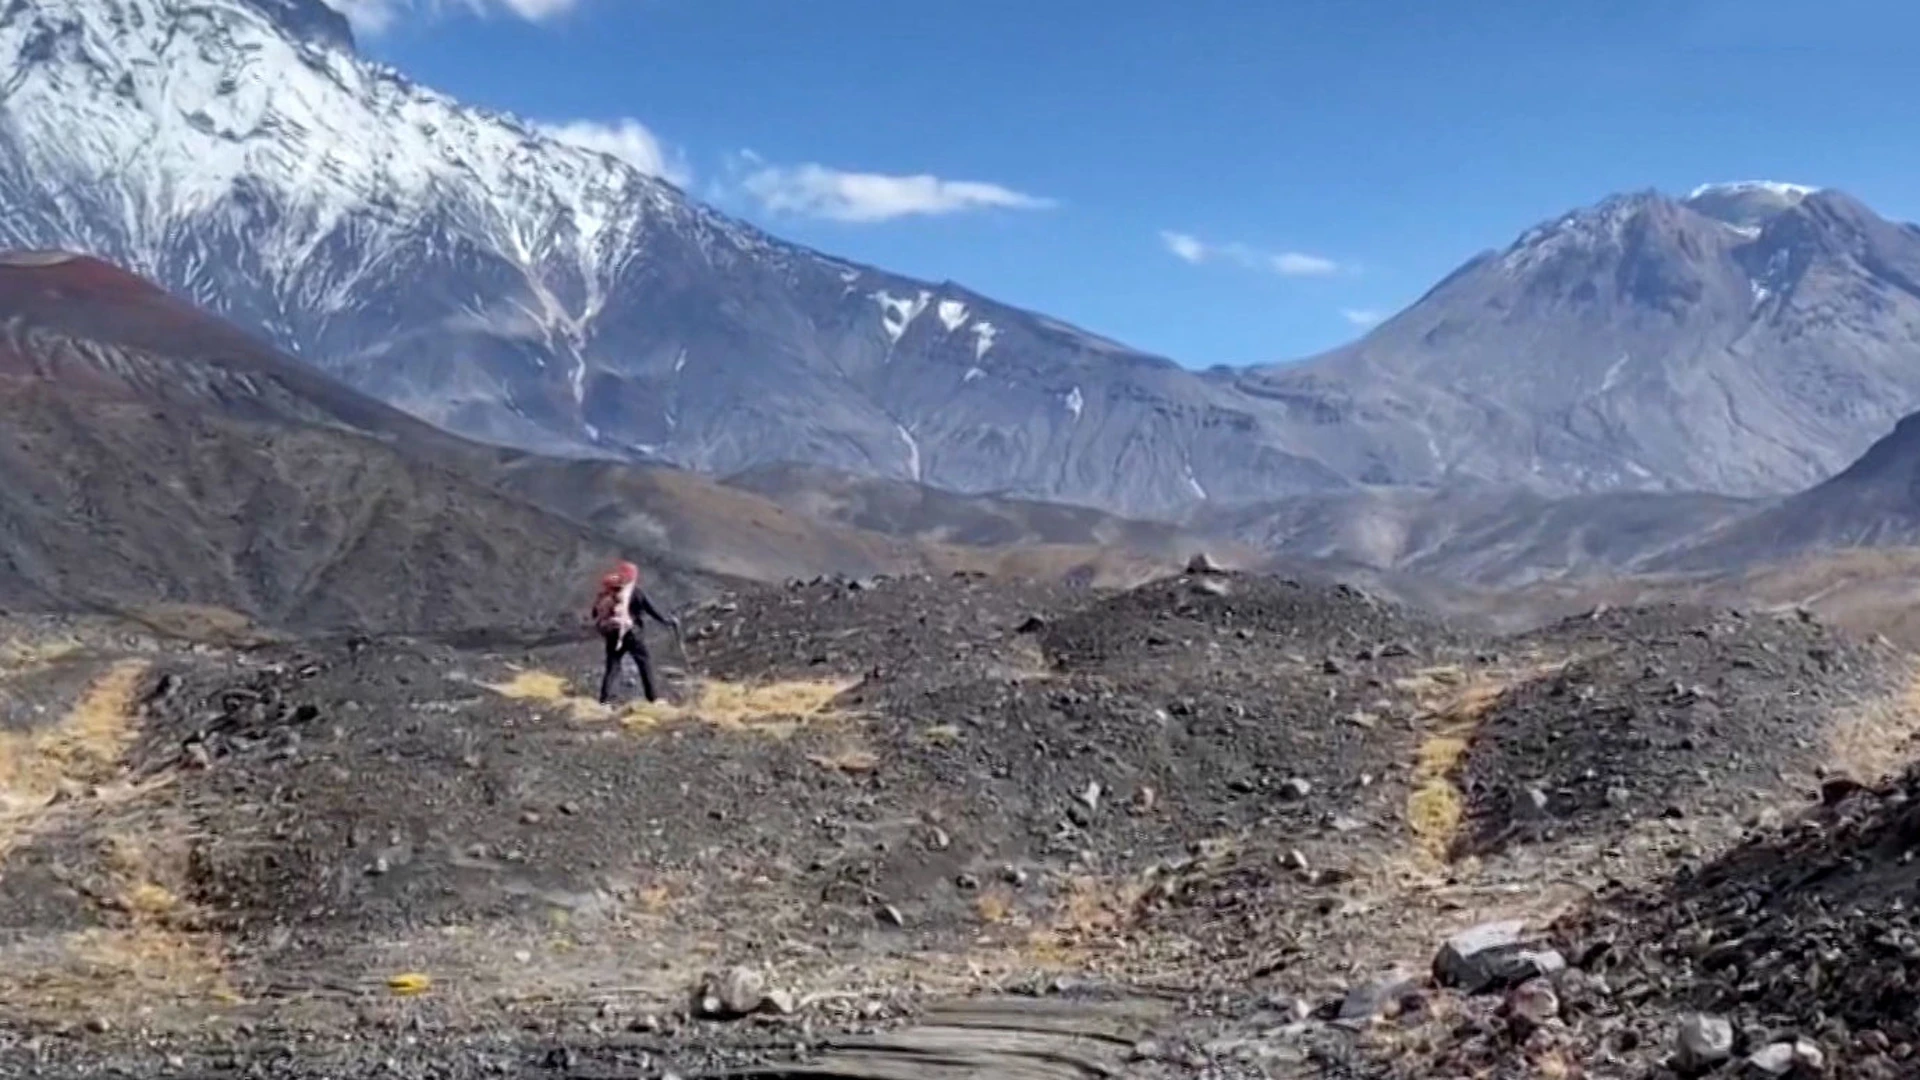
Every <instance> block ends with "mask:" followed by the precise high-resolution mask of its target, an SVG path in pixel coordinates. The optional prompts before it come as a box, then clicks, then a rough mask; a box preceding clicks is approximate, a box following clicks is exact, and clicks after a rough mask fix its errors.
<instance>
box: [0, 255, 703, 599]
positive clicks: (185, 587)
mask: <svg viewBox="0 0 1920 1080" xmlns="http://www.w3.org/2000/svg"><path fill="white" fill-rule="evenodd" d="M0 431H4V434H3V435H0V603H7V604H31V605H33V606H53V607H68V606H79V607H99V608H107V609H112V610H129V609H137V608H140V607H142V606H145V605H149V604H152V603H155V602H162V601H173V602H190V603H194V604H207V605H215V606H219V607H225V608H230V609H233V610H236V611H240V612H243V613H246V614H248V615H251V616H254V617H257V618H260V619H263V620H266V621H268V622H270V623H274V624H285V625H294V626H308V627H347V626H352V627H362V628H375V629H389V630H391V629H412V630H433V629H450V628H454V627H468V626H476V625H487V626H512V625H541V626H545V625H552V624H554V623H555V622H556V621H557V620H560V619H563V618H565V617H566V616H567V615H568V614H570V613H571V612H573V611H574V610H576V609H577V608H579V607H580V606H581V605H582V604H583V603H584V599H583V598H582V597H581V596H580V591H581V587H582V582H589V583H590V581H591V578H592V575H593V573H594V572H595V571H596V569H598V568H599V567H600V566H601V565H603V563H604V561H605V560H606V559H607V558H609V557H610V555H611V554H612V552H613V550H614V547H615V545H614V544H613V543H612V542H610V541H609V540H607V539H606V538H604V537H603V536H601V535H599V534H596V533H594V532H592V531H591V530H589V529H586V528H584V527H581V526H579V525H577V524H575V523H572V522H569V521H567V520H565V519H562V518H559V517H556V516H554V515H552V514H550V513H547V512H545V511H542V510H540V509H537V508H535V507H533V506H531V505H529V504H527V503H525V502H522V501H520V500H517V499H514V498H512V497H509V496H506V495H503V494H501V493H499V492H497V491H495V490H493V489H492V487H491V485H490V483H489V479H488V475H487V473H486V472H485V471H484V465H485V463H486V462H487V461H489V460H490V459H491V452H489V451H485V450H482V449H481V448H479V447H475V446H472V445H471V444H468V443H465V442H463V441H461V440H458V439H455V438H453V437H451V436H448V435H445V434H443V433H441V432H439V431H437V430H435V429H434V428H432V427H430V426H428V425H426V424H424V423H421V422H420V421H417V420H414V419H413V418H411V417H409V416H407V415H406V414H404V413H401V412H399V411H398V410H395V409H392V408H390V407H388V406H385V405H382V404H379V403H378V402H375V401H373V400H371V399H369V398H366V397H364V396H362V395H360V394H358V393H356V392H354V391H351V390H348V389H346V388H345V387H342V386H340V385H338V384H336V383H333V382H331V381H330V380H328V379H326V378H325V377H323V376H321V375H319V374H317V373H315V372H312V371H310V370H309V369H307V368H305V367H304V366H303V365H301V364H300V363H299V362H298V361H297V360H294V359H292V358H290V357H285V356H282V355H280V354H278V353H276V352H274V351H273V350H271V349H269V348H267V347H266V346H264V345H262V344H260V343H258V342H256V341H254V340H253V339H252V338H249V337H247V336H246V335H245V334H242V333H241V332H240V331H238V330H236V329H234V328H233V327H231V326H229V325H227V324H226V323H223V322H221V321H219V320H217V319H214V318H212V317H210V316H207V315H204V314H202V313H200V312H198V311H197V310H195V309H194V308H193V307H191V306H190V305H188V304H186V303H184V302H182V301H179V300H176V299H174V298H173V297H171V296H169V295H167V294H166V293H164V292H162V291H160V290H159V289H157V288H155V287H153V286H152V285H149V284H148V283H146V282H144V281H142V280H141V279H139V278H137V277H134V276H133V275H131V274H128V273H126V272H124V271H121V270H119V269H117V268H115V267H113V266H110V265H107V264H105V263H102V262H99V261H97V260H94V259H90V258H84V257H75V256H68V255H61V254H34V255H7V256H0ZM659 571H660V573H661V574H662V575H664V577H665V578H666V581H665V582H664V583H663V586H664V588H665V589H666V590H667V591H668V592H669V593H673V592H684V591H686V590H687V589H688V588H691V587H692V585H693V577H692V576H691V575H687V574H682V573H676V572H674V571H672V570H671V569H670V568H667V567H660V568H659Z"/></svg>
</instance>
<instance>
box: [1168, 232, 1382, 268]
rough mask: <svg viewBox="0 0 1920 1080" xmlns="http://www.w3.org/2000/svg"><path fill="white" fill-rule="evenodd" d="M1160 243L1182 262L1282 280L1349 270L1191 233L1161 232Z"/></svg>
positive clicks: (1299, 255)
mask: <svg viewBox="0 0 1920 1080" xmlns="http://www.w3.org/2000/svg"><path fill="white" fill-rule="evenodd" d="M1160 242H1161V243H1163V244H1165V245H1166V247H1167V250H1168V251H1169V252H1172V253H1173V256H1174V257H1175V258H1177V259H1179V260H1181V261H1182V262H1188V263H1192V264H1193V265H1195V266H1198V265H1200V264H1201V263H1206V262H1228V263H1232V264H1234V265H1235V266H1241V267H1244V268H1246V269H1248V270H1260V271H1263V272H1266V273H1271V274H1279V275H1280V276H1282V277H1332V276H1333V275H1335V274H1339V273H1343V272H1347V271H1349V270H1350V269H1351V268H1350V267H1347V266H1343V265H1341V264H1340V263H1338V262H1335V261H1334V260H1332V259H1329V258H1326V257H1324V256H1320V255H1308V254H1306V253H1304V252H1299V251H1262V250H1260V249H1259V248H1256V247H1249V246H1248V245H1246V244H1239V243H1231V244H1210V243H1207V242H1206V241H1204V240H1201V239H1200V238H1199V237H1197V236H1194V235H1192V234H1191V233H1183V232H1173V231H1171V230H1167V231H1162V232H1161V233H1160Z"/></svg>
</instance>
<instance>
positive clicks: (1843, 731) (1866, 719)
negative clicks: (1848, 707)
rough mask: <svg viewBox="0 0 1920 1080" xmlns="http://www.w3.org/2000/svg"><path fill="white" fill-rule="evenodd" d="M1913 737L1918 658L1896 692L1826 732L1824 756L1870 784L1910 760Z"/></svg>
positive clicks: (1919, 710)
mask: <svg viewBox="0 0 1920 1080" xmlns="http://www.w3.org/2000/svg"><path fill="white" fill-rule="evenodd" d="M1916 737H1920V661H1916V662H1915V663H1914V664H1913V667H1912V670H1911V671H1910V673H1909V674H1908V677H1907V684H1906V686H1905V687H1904V688H1903V689H1902V690H1901V691H1900V692H1899V693H1898V694H1895V695H1894V696H1892V697H1891V698H1888V699H1886V700H1882V701H1875V702H1870V703H1868V704H1866V705H1863V706H1861V707H1860V708H1858V709H1856V710H1854V711H1853V712H1852V713H1851V714H1850V715H1848V716H1846V717H1844V718H1842V719H1841V720H1840V721H1839V722H1838V723H1836V724H1835V725H1834V726H1833V729H1832V730H1831V731H1829V732H1828V734H1827V759H1828V761H1829V762H1830V763H1831V765H1832V767H1833V768H1834V769H1835V770H1837V771H1839V772H1842V773H1844V774H1846V775H1847V776H1849V777H1851V778H1852V779H1854V780H1857V781H1859V782H1860V783H1863V784H1873V783H1877V782H1879V781H1880V780H1883V779H1885V778H1886V777H1888V776H1891V775H1893V774H1895V773H1898V772H1900V771H1901V770H1903V769H1905V768H1906V767H1907V766H1908V765H1909V764H1910V763H1912V761H1913V760H1914V758H1915V756H1916V755H1915V753H1914V750H1915V740H1916Z"/></svg>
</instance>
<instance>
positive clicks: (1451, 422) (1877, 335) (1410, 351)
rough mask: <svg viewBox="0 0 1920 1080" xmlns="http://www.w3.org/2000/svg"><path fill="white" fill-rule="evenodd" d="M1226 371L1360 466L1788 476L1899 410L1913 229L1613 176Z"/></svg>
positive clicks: (1335, 457)
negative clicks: (1428, 274)
mask: <svg viewBox="0 0 1920 1080" xmlns="http://www.w3.org/2000/svg"><path fill="white" fill-rule="evenodd" d="M1240 384H1241V386H1242V388H1244V389H1245V390H1246V391H1247V392H1249V393H1251V394H1256V395H1260V396H1263V397H1267V398H1270V399H1273V400H1275V401H1277V402H1279V403H1281V404H1283V405H1285V406H1286V407H1287V408H1289V409H1290V410H1291V411H1292V412H1293V413H1294V414H1295V416H1297V417H1301V418H1304V417H1305V416H1306V415H1308V414H1309V412H1311V413H1314V414H1320V415H1328V416H1329V419H1330V421H1332V422H1329V423H1327V424H1325V425H1324V426H1323V427H1321V428H1320V429H1318V430H1317V431H1311V430H1309V431H1307V432H1305V434H1304V437H1296V438H1295V439H1294V440H1293V441H1291V442H1290V443H1289V444H1288V445H1289V446H1290V447H1291V448H1292V449H1294V450H1295V452H1298V453H1302V454H1305V455H1307V456H1311V457H1314V458H1315V459H1316V460H1320V461H1322V462H1325V463H1326V464H1328V465H1329V466H1330V467H1332V468H1333V469H1334V470H1335V471H1337V472H1340V473H1341V474H1343V475H1347V476H1353V477H1358V478H1361V479H1364V480H1370V481H1371V480H1377V481H1379V482H1382V483H1405V482H1407V481H1409V480H1415V481H1417V480H1421V479H1426V478H1453V479H1456V480H1474V481H1481V482H1484V483H1486V484H1490V485H1495V486H1522V487H1531V488H1533V489H1534V490H1537V491H1544V492H1549V493H1553V492H1569V491H1609V490H1622V489H1635V490H1683V491H1713V492H1721V493H1726V494H1734V495H1761V494H1777V493H1782V492H1787V491H1793V490H1798V489H1799V488H1802V487H1806V486H1808V485H1810V484H1812V483H1815V482H1817V481H1819V480H1821V479H1824V478H1826V477H1827V476H1830V475H1832V474H1833V473H1835V472H1837V471H1839V470H1840V469H1842V468H1845V467H1846V466H1847V465H1848V464H1849V463H1850V462H1851V461H1853V460H1854V459H1855V458H1857V457H1858V456H1859V455H1860V454H1861V453H1862V452H1864V451H1865V450H1866V448H1867V447H1868V446H1869V445H1870V444H1872V443H1873V441H1874V440H1876V439H1878V438H1879V437H1880V436H1881V435H1884V434H1885V433H1886V432H1887V430H1888V429H1890V428H1891V427H1892V426H1893V424H1894V423H1895V422H1896V421H1897V420H1899V419H1900V417H1902V416H1904V415H1906V414H1907V413H1908V412H1911V411H1913V410H1914V409H1915V408H1916V407H1920V229H1915V228H1914V227H1913V226H1907V225H1895V224H1892V223H1890V222H1887V221H1885V220H1882V219H1881V218H1879V217H1878V216H1876V215H1875V214H1874V213H1873V212H1872V211H1871V210H1868V209H1867V208H1866V207H1865V206H1863V205H1861V204H1860V203H1859V202H1858V201H1856V200H1854V199H1852V198H1850V197H1848V196H1847V195H1844V194H1842V193H1840V192H1836V191H1824V190H1823V191H1816V190H1812V189H1807V188H1799V187H1794V186H1788V185H1738V186H1729V187H1712V188H1707V189H1702V190H1701V191H1697V192H1695V193H1693V194H1692V195H1691V196H1690V197H1688V198H1687V199H1684V200H1675V199H1671V198H1668V197H1666V196H1663V195H1660V194H1658V193H1655V192H1642V193H1638V194H1630V195H1622V196H1615V197H1613V198H1610V199H1607V200H1604V201H1603V202H1601V203H1599V204H1598V205H1596V206H1593V207H1589V208H1587V209H1584V210H1580V211H1576V212H1574V213H1571V214H1568V215H1566V216H1564V217H1562V218H1560V219H1558V220H1556V221H1553V222H1550V223H1547V224H1544V225H1541V226H1539V227H1537V228H1534V229H1531V230H1529V231H1527V232H1526V233H1525V234H1523V235H1522V236H1521V237H1520V238H1519V239H1518V240H1517V241H1516V242H1515V243H1514V244H1512V245H1511V246H1510V247H1508V248H1507V249H1506V250H1504V251H1496V252H1488V253H1485V254H1483V255H1481V256H1478V257H1477V258H1475V259H1473V260H1471V261H1469V262H1468V263H1467V264H1466V265H1465V266H1463V267H1461V268H1460V269H1459V270H1457V271H1455V272H1454V273H1453V274H1452V275H1450V276H1449V277H1447V278H1446V279H1445V280H1444V281H1442V282H1441V283H1440V284H1439V285H1437V286H1435V287H1434V288H1433V289H1432V290H1431V291H1430V292H1429V293H1428V294H1427V295H1426V296H1424V297H1423V298H1421V299H1420V300H1419V301H1418V302H1417V303H1415V304H1414V305H1413V306H1412V307H1410V308H1409V309H1407V310H1406V311H1405V312H1402V313H1401V314H1400V315H1398V316H1396V317H1394V318H1393V319H1391V320H1389V321H1387V322H1386V323H1384V324H1382V325H1381V326H1380V327H1379V328H1377V329H1376V330H1375V331H1374V332H1373V333H1372V334H1370V335H1368V336H1367V337H1366V338H1365V339H1363V340H1361V341H1359V342H1356V343H1354V344H1353V345H1351V346H1348V347H1346V348H1343V349H1340V350H1337V351H1335V352H1333V353H1331V354H1328V355H1326V356H1323V357H1320V358H1317V359H1315V360H1312V361H1309V362H1307V363H1305V364H1299V365H1285V366H1276V367H1269V368H1262V369H1258V370H1256V371H1253V372H1250V373H1248V374H1247V375H1246V376H1245V377H1244V378H1242V379H1241V381H1240ZM1330 402H1338V403H1339V404H1338V405H1337V406H1330V405H1329V403H1330ZM1330 408H1331V409H1332V410H1333V412H1331V413H1330V412H1329V410H1330ZM1298 430H1299V429H1296V431H1298Z"/></svg>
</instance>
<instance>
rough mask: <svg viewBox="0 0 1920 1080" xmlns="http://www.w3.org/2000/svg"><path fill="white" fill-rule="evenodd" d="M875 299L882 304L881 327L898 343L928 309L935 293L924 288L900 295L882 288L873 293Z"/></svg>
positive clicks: (889, 338)
mask: <svg viewBox="0 0 1920 1080" xmlns="http://www.w3.org/2000/svg"><path fill="white" fill-rule="evenodd" d="M873 299H874V302H875V303H877V304H879V305H880V328H881V329H882V330H885V331H886V333H887V338H888V340H890V341H892V342H893V343H894V344H896V345H898V344H899V343H900V338H901V337H902V336H903V335H905V334H906V332H907V328H908V327H910V326H912V325H913V321H914V320H915V319H918V318H919V317H920V316H921V314H922V313H923V312H925V311H926V310H927V304H928V303H929V302H930V301H931V300H932V299H933V294H932V293H930V292H927V291H926V290H925V289H922V290H921V291H920V292H919V293H917V294H915V295H913V296H910V297H900V296H895V295H893V294H892V293H890V292H888V291H887V290H885V289H881V290H880V291H879V292H876V293H874V294H873Z"/></svg>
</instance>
